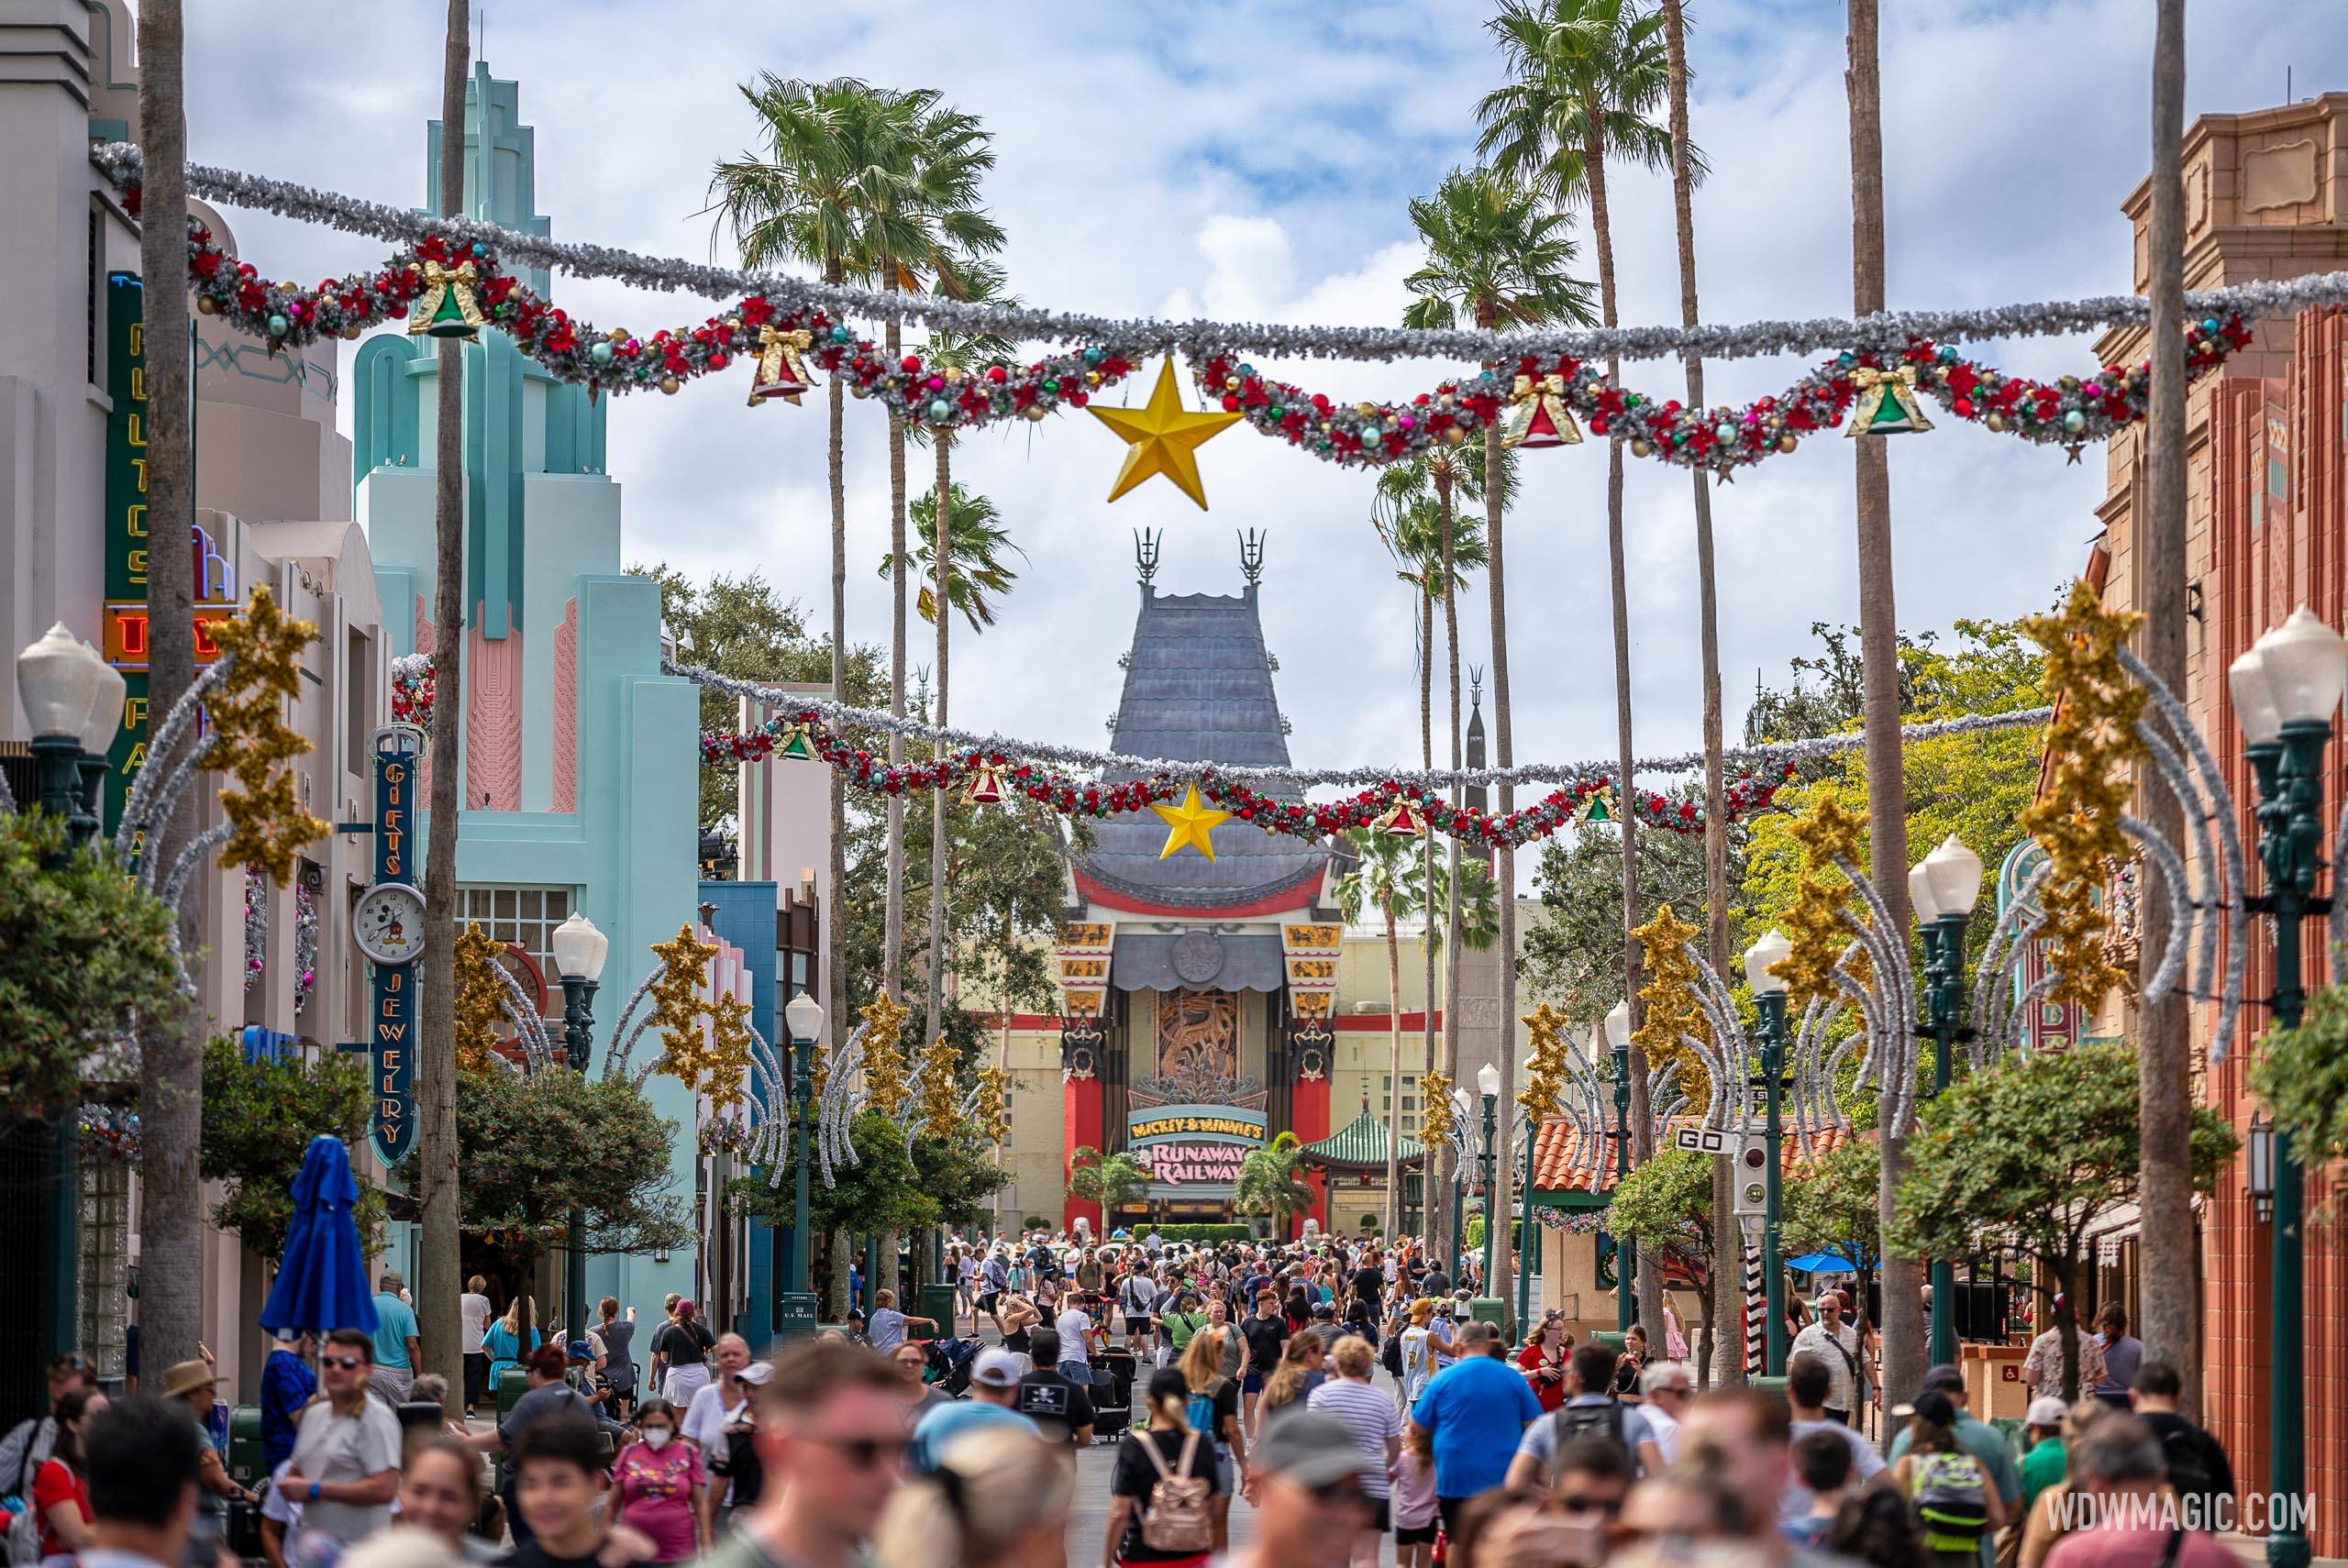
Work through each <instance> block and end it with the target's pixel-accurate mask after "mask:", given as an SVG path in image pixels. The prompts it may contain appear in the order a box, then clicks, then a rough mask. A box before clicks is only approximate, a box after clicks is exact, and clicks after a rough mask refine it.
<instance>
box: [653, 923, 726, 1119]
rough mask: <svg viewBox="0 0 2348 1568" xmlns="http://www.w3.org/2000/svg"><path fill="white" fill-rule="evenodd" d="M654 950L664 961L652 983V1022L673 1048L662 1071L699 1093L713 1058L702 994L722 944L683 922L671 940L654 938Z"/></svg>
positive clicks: (663, 1061)
mask: <svg viewBox="0 0 2348 1568" xmlns="http://www.w3.org/2000/svg"><path fill="white" fill-rule="evenodd" d="M652 953H653V956H655V957H657V958H659V960H660V962H661V963H662V964H663V965H664V966H665V967H664V968H663V969H662V970H661V972H660V977H659V979H657V980H655V981H653V982H652V1018H651V1023H652V1026H653V1027H654V1028H655V1029H658V1030H659V1032H660V1038H661V1040H662V1042H663V1043H665V1044H666V1045H667V1047H668V1049H667V1051H666V1052H665V1053H663V1055H661V1058H660V1070H661V1071H662V1072H664V1073H667V1074H668V1075H669V1076H670V1077H673V1078H675V1079H676V1080H677V1081H678V1082H680V1083H681V1084H684V1085H685V1086H686V1087H688V1088H692V1090H694V1092H696V1093H698V1092H700V1088H701V1083H702V1079H703V1078H704V1077H707V1076H708V1073H709V1057H710V1048H709V1045H708V1044H707V1043H705V1042H703V1039H702V1035H701V1020H702V1015H703V1014H704V1013H706V1012H708V1011H709V1004H708V1003H707V1002H704V1001H703V1000H702V999H701V983H702V971H703V966H705V965H706V964H708V962H709V961H710V960H711V959H712V958H714V957H716V956H717V944H715V943H714V942H703V941H702V940H701V939H700V938H698V937H696V936H694V935H693V928H692V926H690V925H681V926H679V927H678V928H677V934H676V936H675V937H674V938H672V939H671V940H670V941H667V942H656V943H654V944H652Z"/></svg>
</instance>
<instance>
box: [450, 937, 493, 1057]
mask: <svg viewBox="0 0 2348 1568" xmlns="http://www.w3.org/2000/svg"><path fill="white" fill-rule="evenodd" d="M503 951H504V949H503V948H501V947H500V946H499V945H498V944H497V943H496V941H495V940H494V939H493V938H492V937H491V936H490V934H489V933H487V932H485V931H483V930H482V928H481V925H480V922H467V923H466V926H465V929H464V930H463V931H462V932H461V933H459V934H458V937H457V950H456V966H455V973H456V977H457V1017H456V1024H457V1028H456V1040H457V1067H458V1070H460V1072H479V1071H481V1070H482V1069H483V1068H485V1067H487V1066H489V1065H490V1056H491V1055H492V1054H493V1051H494V1050H495V1048H496V1044H497V1032H496V1031H497V1015H498V1004H499V1002H500V1001H501V1000H502V999H503V998H502V997H501V995H500V990H501V988H500V987H499V986H498V983H497V968H496V966H497V956H498V955H499V954H500V953H502V952H503Z"/></svg>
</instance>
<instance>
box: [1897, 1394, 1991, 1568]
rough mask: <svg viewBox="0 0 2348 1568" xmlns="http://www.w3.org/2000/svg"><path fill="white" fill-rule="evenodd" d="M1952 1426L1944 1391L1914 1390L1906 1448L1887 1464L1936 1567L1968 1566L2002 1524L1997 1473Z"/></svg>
mask: <svg viewBox="0 0 2348 1568" xmlns="http://www.w3.org/2000/svg"><path fill="white" fill-rule="evenodd" d="M1955 1429H1956V1406H1955V1402H1954V1401H1952V1400H1951V1399H1950V1398H1949V1397H1948V1396H1947V1395H1945V1394H1941V1393H1927V1394H1920V1395H1918V1396H1917V1397H1916V1411H1915V1414H1914V1415H1912V1416H1911V1417H1910V1418H1909V1419H1908V1451H1907V1452H1905V1453H1903V1454H1901V1455H1900V1456H1899V1458H1898V1459H1897V1460H1895V1461H1894V1462H1893V1463H1892V1466H1891V1478H1892V1480H1893V1482H1894V1483H1895V1484H1896V1485H1898V1486H1899V1491H1900V1494H1901V1495H1902V1496H1905V1497H1906V1498H1907V1499H1908V1500H1909V1502H1910V1503H1911V1504H1912V1505H1914V1507H1915V1509H1916V1518H1917V1519H1918V1520H1919V1521H1920V1522H1921V1523H1922V1525H1923V1527H1924V1545H1925V1547H1926V1549H1927V1550H1929V1551H1931V1552H1932V1554H1933V1562H1934V1564H1935V1565H1936V1568H1973V1564H1974V1563H1975V1562H1977V1560H1978V1558H1979V1556H1980V1552H1981V1550H1982V1548H1984V1547H1985V1546H1988V1544H1989V1543H1990V1541H1991V1540H1993V1539H1994V1538H1995V1537H1996V1535H1997V1533H1998V1531H1999V1530H2000V1529H2004V1528H2005V1525H2006V1504H2005V1501H2004V1499H2003V1498H2002V1497H2000V1496H1999V1488H1998V1480H1997V1477H1996V1476H1994V1475H1992V1474H1990V1473H1989V1467H1988V1465H1987V1464H1984V1463H1982V1462H1981V1461H1980V1460H1978V1459H1977V1458H1975V1457H1974V1456H1973V1455H1972V1454H1970V1453H1968V1452H1966V1451H1965V1450H1964V1449H1963V1448H1961V1447H1960V1446H1959V1445H1958V1443H1957V1441H1956V1430H1955Z"/></svg>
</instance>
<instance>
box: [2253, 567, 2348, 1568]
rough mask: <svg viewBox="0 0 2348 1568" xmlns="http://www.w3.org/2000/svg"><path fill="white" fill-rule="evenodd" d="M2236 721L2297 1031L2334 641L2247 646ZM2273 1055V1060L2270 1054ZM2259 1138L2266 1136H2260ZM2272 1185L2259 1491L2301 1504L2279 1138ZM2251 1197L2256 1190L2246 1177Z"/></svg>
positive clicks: (2339, 671)
mask: <svg viewBox="0 0 2348 1568" xmlns="http://www.w3.org/2000/svg"><path fill="white" fill-rule="evenodd" d="M2226 679H2227V684H2228V685H2229V687H2231V688H2232V693H2233V700H2234V713H2235V716H2236V717H2237V718H2239V719H2240V721H2241V723H2242V729H2243V739H2244V740H2245V741H2246V742H2247V743H2248V744H2247V745H2246V747H2245V748H2244V749H2245V751H2246V752H2247V754H2248V756H2249V758H2250V765H2251V770H2252V773H2253V774H2254V777H2255V778H2256V779H2257V784H2258V861H2259V865H2260V867H2261V868H2262V869H2263V870H2264V871H2265V883H2266V886H2265V892H2264V893H2263V894H2262V895H2261V896H2259V897H2258V898H2255V899H2251V900H2245V902H2246V903H2247V904H2248V905H2249V907H2250V908H2251V909H2253V910H2254V911H2258V912H2260V913H2262V914H2266V915H2270V916H2272V917H2273V918H2274V921H2275V990H2274V994H2273V995H2272V997H2270V998H2269V999H2268V1005H2269V1006H2270V1007H2271V1008H2272V1009H2273V1010H2274V1013H2275V1022H2276V1026H2277V1029H2278V1031H2279V1032H2281V1033H2282V1034H2285V1035H2287V1034H2288V1033H2289V1032H2291V1031H2293V1030H2295V1029H2297V1028H2298V1026H2299V1016H2300V1013H2301V1011H2302V1010H2303V1009H2304V1008H2305V1006H2306V1004H2307V991H2306V988H2305V982H2304V976H2303V973H2302V970H2301V965H2300V947H2299V937H2300V925H2301V922H2304V921H2305V920H2306V919H2307V917H2308V916H2309V915H2310V914H2316V913H2320V912H2323V911H2328V910H2329V909H2330V908H2331V900H2329V899H2318V898H2316V897H2315V896H2314V891H2315V883H2316V878H2317V876H2318V875H2319V874H2320V872H2321V871H2322V869H2323V823H2322V822H2321V821H2320V817H2319V815H2318V813H2319V812H2320V810H2321V808H2322V805H2323V751H2324V746H2325V745H2327V744H2328V743H2329V742H2330V741H2331V721H2332V715H2333V714H2334V713H2335V712H2338V711H2339V707H2340V696H2341V690H2342V684H2343V682H2344V681H2348V665H2343V663H2342V643H2341V639H2340V635H2339V634H2338V633H2336V632H2334V631H2333V630H2332V629H2331V627H2329V626H2327V625H2325V624H2323V623H2322V622H2321V621H2320V620H2318V619H2317V618H2316V617H2315V616H2314V615H2313V614H2311V613H2309V611H2308V610H2307V608H2306V607H2305V606H2301V607H2300V608H2299V609H2298V610H2296V611H2294V612H2293V613H2292V614H2291V617H2290V619H2288V620H2287V621H2285V622H2284V623H2283V624H2281V625H2280V626H2276V627H2275V628H2273V629H2272V630H2270V631H2269V632H2267V634H2266V635H2265V636H2263V637H2261V638H2259V639H2258V641H2257V642H2255V643H2254V644H2253V645H2251V648H2250V651H2249V652H2247V653H2245V654H2243V656H2242V657H2240V658H2238V659H2236V660H2234V662H2233V664H2232V667H2230V668H2228V669H2227V671H2226ZM2276 1048H2277V1047H2276V1046H2275V1045H2269V1046H2268V1049H2269V1050H2274V1049H2276ZM2260 1131H2261V1132H2264V1131H2265V1129H2264V1128H2262V1129H2260ZM2265 1164H2266V1165H2267V1166H2268V1174H2267V1180H2268V1182H2269V1184H2271V1190H2272V1193H2273V1198H2272V1220H2271V1224H2270V1231H2271V1234H2272V1238H2273V1240H2272V1245H2273V1248H2274V1254H2273V1264H2272V1266H2271V1267H2270V1269H2269V1271H2268V1275H2269V1283H2270V1287H2271V1295H2270V1297H2269V1302H2268V1309H2267V1320H2268V1324H2269V1338H2268V1346H2267V1411H2266V1419H2267V1454H2268V1472H2267V1474H2268V1480H2267V1489H2268V1491H2270V1492H2271V1493H2273V1494H2274V1495H2275V1496H2277V1497H2288V1498H2293V1499H2297V1498H2298V1497H2300V1496H2304V1495H2305V1492H2306V1487H2307V1409H2306V1406H2307V1342H2306V1326H2305V1314H2306V1302H2305V1297H2306V1260H2305V1257H2304V1247H2305V1238H2304V1235H2303V1233H2302V1232H2303V1228H2304V1220H2305V1210H2306V1173H2305V1172H2304V1171H2303V1170H2302V1169H2301V1168H2300V1165H2299V1162H2298V1157H2297V1156H2296V1155H2295V1154H2294V1153H2293V1152H2292V1148H2291V1138H2290V1135H2289V1134H2288V1133H2287V1132H2284V1131H2283V1130H2282V1129H2281V1128H2276V1129H2274V1131H2273V1134H2272V1143H2271V1147H2270V1148H2269V1149H2268V1150H2266V1151H2265ZM2253 1185H2254V1186H2255V1185H2257V1178H2256V1176H2254V1177H2253ZM2293 1518H2294V1516H2293V1515H2292V1514H2291V1513H2290V1511H2289V1510H2288V1509H2284V1510H2280V1511H2278V1513H2277V1514H2276V1519H2275V1521H2274V1523H2273V1524H2272V1525H2271V1526H2270V1528H2269V1529H2268V1530H2267V1532H2266V1561H2267V1562H2268V1563H2269V1564H2271V1565H2272V1568H2307V1563H2308V1562H2309V1558H2310V1555H2311V1548H2310V1547H2309V1542H2308V1538H2307V1535H2306V1532H2305V1531H2304V1530H2301V1529H2294V1528H2291V1525H2292V1522H2293Z"/></svg>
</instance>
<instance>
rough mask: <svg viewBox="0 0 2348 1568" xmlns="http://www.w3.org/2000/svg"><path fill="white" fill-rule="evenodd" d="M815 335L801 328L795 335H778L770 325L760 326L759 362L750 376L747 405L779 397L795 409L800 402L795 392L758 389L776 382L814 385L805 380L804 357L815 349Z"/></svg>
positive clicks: (806, 385)
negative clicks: (810, 350) (811, 349)
mask: <svg viewBox="0 0 2348 1568" xmlns="http://www.w3.org/2000/svg"><path fill="white" fill-rule="evenodd" d="M814 342H815V337H814V333H812V332H810V331H808V330H807V329H806V328H805V327H801V328H799V329H798V330H797V331H794V332H779V331H777V330H776V329H775V328H773V327H771V326H761V327H759V363H758V369H757V370H755V371H754V372H753V373H752V374H751V377H750V402H751V403H754V404H755V403H764V402H766V400H767V399H769V398H770V397H776V396H780V397H781V398H782V400H783V401H784V402H786V403H791V404H792V405H793V406H794V407H795V406H796V405H797V404H798V402H799V393H798V392H797V391H795V390H794V391H792V392H781V393H776V392H764V391H761V390H760V389H762V388H765V387H769V386H773V385H776V384H778V383H780V384H782V385H787V386H792V387H794V388H803V387H808V386H813V385H814V381H812V380H810V378H809V377H808V374H807V361H806V359H804V358H803V356H804V355H805V354H806V352H807V350H808V349H809V348H812V347H814Z"/></svg>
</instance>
